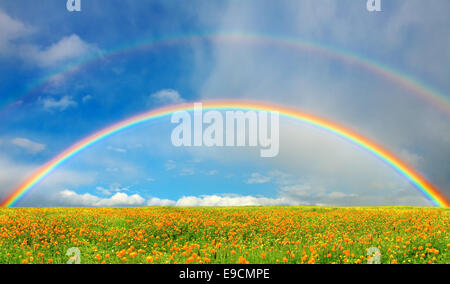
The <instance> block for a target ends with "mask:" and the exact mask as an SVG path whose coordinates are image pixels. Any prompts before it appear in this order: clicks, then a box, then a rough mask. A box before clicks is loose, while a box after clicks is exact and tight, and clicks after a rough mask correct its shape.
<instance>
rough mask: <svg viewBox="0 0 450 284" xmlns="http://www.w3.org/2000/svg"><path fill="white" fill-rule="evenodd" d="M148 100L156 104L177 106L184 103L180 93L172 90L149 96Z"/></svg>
mask: <svg viewBox="0 0 450 284" xmlns="http://www.w3.org/2000/svg"><path fill="white" fill-rule="evenodd" d="M150 99H151V101H153V102H156V103H158V104H179V103H183V102H185V100H184V99H183V98H182V97H181V95H180V93H178V92H177V91H175V90H172V89H165V90H161V91H158V92H156V93H154V94H151V95H150Z"/></svg>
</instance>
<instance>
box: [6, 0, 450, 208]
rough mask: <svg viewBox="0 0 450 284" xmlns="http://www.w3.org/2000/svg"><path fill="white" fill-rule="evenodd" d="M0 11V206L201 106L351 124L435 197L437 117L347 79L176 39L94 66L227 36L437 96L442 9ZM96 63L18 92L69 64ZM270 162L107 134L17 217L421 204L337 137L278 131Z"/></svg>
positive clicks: (154, 134) (394, 89) (252, 49)
mask: <svg viewBox="0 0 450 284" xmlns="http://www.w3.org/2000/svg"><path fill="white" fill-rule="evenodd" d="M382 7H383V11H382V12H379V13H369V12H367V10H366V1H365V0H357V1H355V0H351V1H350V0H347V1H332V0H321V1H314V0H302V1H275V2H274V1H190V2H189V3H182V2H181V1H170V0H169V1H167V0H165V1H123V0H122V1H111V0H108V1H107V0H95V1H86V0H85V1H82V11H81V12H72V13H70V12H68V11H67V10H66V8H65V1H57V0H54V1H52V0H48V1H39V3H37V2H31V1H21V0H17V1H7V0H0V74H1V76H0V106H1V109H0V119H1V123H0V169H1V170H0V198H2V197H4V196H6V195H7V194H8V192H10V191H11V190H12V189H13V188H14V187H15V186H17V185H18V184H19V183H20V182H21V181H22V180H24V179H25V178H26V177H27V176H28V175H29V174H31V173H32V172H33V170H35V169H37V168H38V167H39V166H40V165H42V164H43V163H45V162H46V161H48V160H49V159H51V158H52V157H54V156H55V155H57V154H58V153H59V152H61V151H62V150H64V149H65V148H67V147H68V146H70V145H71V144H73V143H74V142H76V141H78V140H79V139H81V138H83V137H85V136H86V135H89V134H91V133H93V132H95V131H98V130H100V129H101V128H103V127H106V126H108V125H110V124H111V123H114V122H116V121H120V120H122V119H124V118H127V117H129V116H131V115H134V114H137V113H140V112H142V111H146V110H150V109H154V108H158V107H160V106H163V105H167V104H174V103H179V102H194V101H201V100H203V99H226V98H237V99H252V100H263V101H269V102H274V103H277V104H284V105H290V106H292V107H296V108H298V109H302V110H306V111H308V112H312V113H315V114H317V115H320V116H324V117H327V118H329V119H331V120H333V121H336V122H338V123H340V124H343V125H346V126H349V127H351V128H352V129H355V130H357V131H358V132H360V133H361V134H363V135H365V136H367V137H370V138H371V139H372V140H375V141H377V142H379V143H380V144H382V145H384V146H385V147H386V148H388V149H390V150H391V151H392V152H394V153H396V154H397V155H398V156H400V157H402V158H403V159H404V160H405V161H407V162H408V163H409V164H410V165H412V166H413V167H414V168H415V169H417V170H418V171H419V172H420V173H422V174H423V175H424V176H426V177H427V178H428V179H429V180H430V181H432V182H433V183H434V184H435V185H437V186H438V187H439V188H440V189H441V190H442V191H444V192H445V193H446V194H447V196H450V167H449V159H450V147H449V146H450V123H449V117H448V115H447V114H445V113H443V112H442V111H440V110H439V109H438V108H436V107H435V106H433V105H431V104H429V103H428V102H426V101H424V100H422V99H420V98H418V97H416V96H412V95H411V94H410V93H411V91H410V90H408V89H404V88H403V87H402V86H400V85H397V84H395V83H393V82H391V81H388V80H386V79H384V78H380V77H377V76H375V75H374V74H373V73H370V72H368V71H367V70H364V69H362V68H360V67H357V66H354V65H349V64H348V63H346V62H342V61H339V60H336V59H335V58H330V57H326V56H323V55H320V54H317V53H312V52H308V51H304V50H303V51H301V50H294V49H292V48H288V47H286V46H282V45H271V44H269V43H251V42H250V43H249V42H225V43H224V42H217V41H214V40H209V39H204V40H200V41H179V42H178V43H172V44H162V45H157V46H145V47H142V48H137V49H136V48H135V49H130V50H127V51H124V52H120V53H117V54H115V55H113V56H104V55H105V54H108V52H107V51H108V50H112V49H115V48H117V47H119V46H123V45H128V44H130V43H132V42H136V41H142V40H143V39H148V38H160V37H165V36H168V35H186V34H202V33H206V32H208V33H212V34H214V33H224V32H230V31H232V32H239V33H248V34H265V35H274V36H285V37H291V38H302V39H306V40H309V41H315V42H319V43H321V44H325V45H331V46H335V47H339V48H342V49H346V50H348V51H350V52H352V53H355V54H358V55H360V56H363V57H368V58H371V59H372V60H375V61H378V62H380V63H383V64H386V65H389V66H391V67H393V68H394V69H396V70H399V71H401V72H402V73H405V74H408V75H409V76H411V77H413V78H417V79H418V80H419V81H421V82H424V83H426V84H427V85H429V86H432V87H433V88H434V89H436V90H439V91H440V92H441V93H443V94H444V95H447V97H448V94H449V93H450V81H449V80H448V78H450V69H449V66H450V48H449V45H450V30H449V29H448V26H450V19H449V17H448V14H449V12H450V4H449V2H448V1H447V0H442V1H440V0H436V1H432V2H431V1H430V3H428V2H427V3H424V2H423V1H419V0H408V1H401V0H391V1H382ZM91 56H93V57H99V59H98V60H96V61H95V62H93V63H91V64H87V65H85V66H83V67H81V68H76V69H74V70H72V71H71V72H68V73H64V74H62V75H58V76H53V77H52V78H51V79H50V80H49V81H48V82H47V83H46V84H45V86H42V87H41V88H38V89H36V90H34V91H33V92H26V90H27V86H30V85H32V84H33V82H36V81H37V80H40V78H44V77H47V76H48V75H49V74H54V73H55V72H56V70H60V69H61V68H64V66H68V65H70V64H74V62H77V61H78V60H80V59H81V58H86V57H91ZM280 122H281V128H280V155H279V156H277V157H276V158H273V159H262V158H260V157H259V152H258V150H256V149H250V148H244V149H236V148H229V149H217V148H213V149H206V148H198V149H197V148H189V149H186V148H176V147H173V146H172V144H171V142H170V133H171V131H172V129H173V128H174V125H172V124H171V123H170V121H169V120H168V119H161V120H158V121H153V122H149V123H147V124H145V125H141V126H139V127H136V128H133V129H129V130H127V131H124V132H121V133H118V134H117V135H115V136H113V137H110V138H108V139H105V140H103V141H101V142H100V143H98V144H96V145H95V146H93V147H91V148H89V149H87V150H86V151H84V152H83V153H81V154H79V155H78V156H76V157H74V158H73V159H71V160H69V161H68V162H67V163H65V164H64V165H63V166H61V167H60V168H58V169H57V170H56V171H54V172H53V173H52V174H51V175H50V176H49V177H47V178H46V179H45V180H44V181H43V182H42V183H41V184H39V185H38V186H37V187H36V188H35V189H33V191H32V192H30V193H29V194H28V195H27V196H26V197H25V198H24V199H23V200H22V201H21V202H20V203H19V204H18V205H20V206H126V205H130V206H142V205H193V206H195V205H248V204H251V205H253V204H254V205H430V203H429V202H428V201H427V200H425V199H424V198H423V197H422V196H421V195H420V194H419V193H417V191H416V190H415V189H414V188H413V187H412V186H411V185H410V184H408V183H407V182H406V181H405V180H404V179H403V178H402V177H400V176H398V175H397V174H396V173H395V172H393V171H392V170H391V169H390V168H389V167H388V166H386V165H385V164H383V163H381V162H380V161H379V160H377V159H375V158H374V157H373V156H371V155H369V154H367V153H366V152H364V151H362V150H360V149H358V148H356V147H355V146H353V145H350V144H349V143H347V142H345V141H341V140H340V139H337V138H336V137H334V136H332V135H329V134H327V133H323V132H321V131H318V130H316V129H312V128H309V127H307V126H305V125H301V124H299V123H296V122H292V121H288V120H287V119H281V121H280Z"/></svg>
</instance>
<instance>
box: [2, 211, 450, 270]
mask: <svg viewBox="0 0 450 284" xmlns="http://www.w3.org/2000/svg"><path fill="white" fill-rule="evenodd" d="M449 224H450V210H449V209H442V208H412V207H373V208H372V207H370V208H363V207H352V208H327V207H239V208H238V207H214V208H180V207H148V208H0V263H2V264H5V263H18V264H21V263H23V264H30V263H35V264H36V263H53V264H55V263H61V264H64V263H67V262H77V261H79V262H80V263H96V264H101V263H144V264H152V263H195V264H197V263H252V264H264V263H280V264H283V263H299V264H302V263H305V264H306V263H337V264H341V263H348V264H359V263H361V264H365V263H368V262H381V263H392V264H396V263H399V264H400V263H430V264H431V263H450V253H449V250H450V237H449Z"/></svg>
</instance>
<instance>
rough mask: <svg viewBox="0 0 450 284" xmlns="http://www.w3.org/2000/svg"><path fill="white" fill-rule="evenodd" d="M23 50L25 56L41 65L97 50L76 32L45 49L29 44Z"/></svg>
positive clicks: (70, 58)
mask: <svg viewBox="0 0 450 284" xmlns="http://www.w3.org/2000/svg"><path fill="white" fill-rule="evenodd" d="M25 51H26V53H27V55H26V56H28V57H29V58H30V59H31V60H33V61H34V62H36V63H37V64H38V65H40V66H42V67H48V66H52V65H55V64H58V63H63V62H65V61H68V60H72V59H75V58H80V57H82V56H85V55H87V54H90V53H98V52H99V50H98V49H97V48H96V47H94V46H93V45H91V44H89V43H86V42H84V41H83V40H82V39H81V38H80V37H79V36H78V35H76V34H72V35H70V36H67V37H63V38H62V39H61V40H59V41H58V42H56V43H54V44H52V45H51V46H49V47H47V48H45V49H40V48H37V47H36V46H29V47H28V48H26V49H25Z"/></svg>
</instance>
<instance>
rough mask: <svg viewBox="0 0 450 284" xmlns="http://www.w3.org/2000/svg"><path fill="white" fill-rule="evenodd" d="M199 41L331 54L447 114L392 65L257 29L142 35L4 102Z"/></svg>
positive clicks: (430, 92) (446, 106)
mask: <svg viewBox="0 0 450 284" xmlns="http://www.w3.org/2000/svg"><path fill="white" fill-rule="evenodd" d="M199 41H200V42H201V41H212V42H214V41H216V42H220V43H223V44H227V43H233V44H243V43H250V44H252V43H257V44H269V45H277V46H280V47H284V48H286V47H287V48H292V49H294V50H302V51H308V52H312V53H315V54H319V55H323V56H326V57H329V58H333V59H336V60H339V61H342V62H345V63H346V64H350V65H355V66H358V67H360V68H362V69H365V70H367V71H369V72H371V73H373V74H375V75H377V76H380V77H383V78H385V79H387V80H388V81H390V82H393V83H395V84H397V85H399V86H402V87H403V88H405V89H407V90H409V91H410V92H408V93H407V94H411V95H416V96H418V97H420V98H421V99H423V100H425V101H427V102H428V103H430V104H432V105H434V106H435V107H436V108H438V109H441V110H442V111H444V112H445V113H447V114H450V100H449V98H448V97H447V96H446V95H445V94H443V93H441V92H439V91H437V90H435V89H433V88H431V87H430V86H427V85H426V84H424V83H423V82H420V81H418V80H417V79H415V78H413V77H411V76H408V75H406V74H403V73H401V72H400V71H398V70H395V69H394V68H392V67H390V66H388V65H385V64H382V63H380V62H377V61H375V60H373V59H370V58H368V57H365V56H361V55H358V54H356V53H354V52H351V51H349V50H345V49H343V48H340V47H336V46H332V45H327V44H324V43H320V42H315V41H311V40H306V39H302V38H298V37H293V36H285V35H271V34H257V33H246V32H234V31H231V32H203V33H196V34H179V35H169V36H164V37H159V38H146V39H142V40H138V41H132V42H127V43H124V44H122V45H118V46H116V47H114V48H110V49H107V50H102V51H101V52H96V53H93V54H89V55H86V56H84V57H80V58H78V59H77V60H75V61H72V62H70V63H69V64H66V65H64V66H62V67H61V68H58V69H57V70H54V72H52V73H51V74H49V75H47V76H44V77H41V78H40V79H38V80H36V81H34V82H33V83H31V84H30V85H28V86H27V87H26V88H25V90H22V91H19V93H16V94H5V95H6V96H7V97H6V100H8V97H9V102H7V104H9V105H7V106H10V107H11V106H18V105H21V103H17V102H19V101H22V100H23V99H26V98H28V97H31V95H32V94H34V93H35V92H36V91H38V90H40V89H42V88H44V87H45V86H47V85H48V84H49V83H50V82H52V80H53V78H58V77H61V76H62V75H67V74H70V73H71V72H76V71H78V70H80V69H83V68H86V67H88V66H91V65H92V64H95V63H96V62H102V60H103V59H105V58H110V57H113V56H116V55H120V54H126V53H129V52H133V51H139V50H141V49H143V48H149V47H158V46H170V45H176V44H182V43H193V42H199ZM0 111H3V110H1V109H0Z"/></svg>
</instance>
